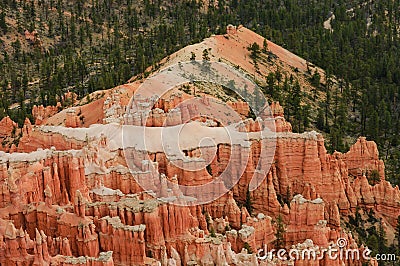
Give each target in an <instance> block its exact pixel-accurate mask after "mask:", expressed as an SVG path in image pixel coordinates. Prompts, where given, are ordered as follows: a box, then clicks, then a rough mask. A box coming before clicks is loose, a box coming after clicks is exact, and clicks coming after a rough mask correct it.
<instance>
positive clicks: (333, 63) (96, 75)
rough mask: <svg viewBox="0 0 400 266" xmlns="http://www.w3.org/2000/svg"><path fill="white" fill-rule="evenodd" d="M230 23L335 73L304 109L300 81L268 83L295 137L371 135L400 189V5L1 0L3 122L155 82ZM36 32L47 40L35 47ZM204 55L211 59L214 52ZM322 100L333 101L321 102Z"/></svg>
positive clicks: (276, 76)
mask: <svg viewBox="0 0 400 266" xmlns="http://www.w3.org/2000/svg"><path fill="white" fill-rule="evenodd" d="M304 6H307V8H304ZM331 12H332V13H333V14H335V19H333V20H332V21H331V27H332V30H327V29H324V27H323V22H324V21H325V20H327V18H328V16H329V15H330V13H331ZM228 24H236V25H239V24H243V25H244V26H246V27H248V28H250V29H252V30H254V31H256V32H258V33H260V34H262V35H263V36H265V37H267V38H268V39H270V40H272V41H274V42H276V43H277V44H279V45H281V46H283V47H284V48H287V49H289V50H291V51H293V52H295V53H297V54H299V55H300V56H302V57H304V58H305V59H306V60H307V61H308V62H313V63H315V64H316V65H318V66H320V67H322V68H323V69H325V70H326V74H327V82H326V83H324V84H322V83H321V75H320V73H319V72H317V71H315V70H312V68H309V74H310V83H311V84H312V85H313V86H314V89H313V92H312V94H313V95H312V97H313V100H314V101H315V102H316V103H318V105H319V106H318V107H316V108H315V107H310V106H307V105H303V104H299V103H301V102H303V99H304V97H308V95H304V93H302V91H301V89H300V88H299V86H298V84H296V82H297V81H296V80H293V79H291V78H290V77H286V75H285V74H283V73H279V70H278V71H277V73H273V74H272V75H270V76H268V77H266V84H267V86H266V89H265V92H266V93H267V94H269V96H270V97H271V98H272V99H274V100H280V101H281V103H282V104H283V106H284V107H285V109H286V110H285V111H286V112H287V114H286V118H287V119H288V120H289V121H290V122H291V123H292V124H293V129H294V131H296V132H301V131H304V130H305V129H306V128H307V127H308V126H310V125H313V127H314V126H315V127H316V128H318V129H319V130H321V131H323V132H325V133H326V136H327V138H326V139H327V143H328V145H329V147H328V148H329V150H330V151H334V150H338V151H345V150H346V149H347V148H348V145H349V144H351V142H353V141H354V138H356V137H358V136H360V135H362V136H367V137H368V138H369V139H372V140H375V141H376V142H377V143H378V147H379V150H380V154H381V156H382V158H383V159H384V160H385V162H386V166H387V167H386V172H387V173H386V174H387V179H388V180H389V181H391V183H392V184H399V183H400V182H399V179H400V178H399V176H400V149H399V146H400V117H399V115H400V111H399V110H400V106H399V105H400V103H399V98H400V97H399V96H400V95H399V94H400V41H399V37H400V35H399V27H400V3H399V2H398V1H370V2H365V4H362V5H360V4H359V2H358V1H354V0H351V1H342V0H323V1H310V0H296V1H295V0H284V1H278V0H269V1H255V0H249V1H237V0H235V1H225V0H221V1H218V3H216V2H214V1H209V2H208V6H204V4H202V3H201V2H199V1H194V0H180V1H162V0H157V1H156V0H140V1H132V0H118V1H109V0H90V1H86V2H84V1H81V0H79V1H70V0H40V1H39V0H35V1H21V0H1V1H0V47H2V53H1V54H0V77H1V79H0V91H1V94H0V118H1V117H3V116H5V115H9V116H11V118H12V119H13V120H16V121H17V122H18V123H19V125H20V126H21V125H22V124H23V120H24V118H25V116H28V117H30V114H31V108H32V106H33V105H34V104H43V105H45V106H46V105H55V103H56V101H58V100H59V99H60V97H61V95H62V94H63V93H64V92H66V91H67V90H70V91H74V92H75V93H77V94H78V95H79V97H80V98H83V97H85V96H86V95H87V94H88V93H91V92H93V91H95V90H99V89H106V88H111V87H113V86H116V85H118V84H121V83H124V82H126V81H127V80H128V79H129V78H130V77H132V76H133V75H138V74H139V75H140V74H142V73H144V74H145V75H147V74H148V73H147V72H145V71H146V69H147V67H149V66H152V67H154V68H157V67H159V65H158V62H159V60H160V59H161V58H163V57H165V56H167V55H169V54H171V53H172V52H174V51H176V50H178V49H180V48H181V47H183V46H185V45H188V44H190V43H194V42H198V41H200V40H202V39H203V38H204V37H207V36H209V35H210V34H212V33H215V34H219V33H223V32H224V31H225V26H226V25H228ZM25 30H28V31H30V32H32V31H33V30H36V31H37V32H38V37H39V38H40V40H36V41H33V42H28V41H26V40H25V37H24V32H25ZM12 36H17V37H18V38H17V39H15V38H12ZM249 50H250V52H251V59H252V60H253V63H254V65H255V67H256V71H257V69H258V64H259V63H260V62H259V61H260V58H259V57H260V52H263V53H264V54H268V60H270V59H271V58H273V57H274V55H273V54H272V53H270V52H269V51H268V45H267V42H264V43H263V46H262V47H259V46H258V45H255V44H254V43H253V44H251V45H250V47H249ZM194 58H195V57H194V56H193V55H192V59H194ZM202 58H203V59H204V60H209V59H210V58H209V55H208V51H203V55H202ZM321 92H323V93H324V95H326V97H324V98H325V99H321V100H318V96H319V94H320V93H321ZM15 103H16V104H17V105H15ZM13 104H14V105H13ZM10 107H12V108H10Z"/></svg>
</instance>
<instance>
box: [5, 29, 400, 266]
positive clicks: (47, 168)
mask: <svg viewBox="0 0 400 266" xmlns="http://www.w3.org/2000/svg"><path fill="white" fill-rule="evenodd" d="M234 31H237V29H233V28H232V29H230V34H236V33H235V32H234ZM65 97H66V98H65V99H64V100H66V99H71V101H72V102H74V101H75V100H76V99H75V96H74V95H73V94H71V93H69V94H68V95H66V96H65ZM185 97H188V96H185V95H183V94H180V93H174V94H171V95H168V97H166V98H164V99H161V100H160V101H158V102H157V103H154V99H152V98H150V99H146V98H144V99H139V100H140V102H141V104H142V105H139V107H138V108H136V109H134V108H130V107H131V106H128V107H126V108H130V109H129V110H130V112H128V113H127V114H126V115H123V113H124V112H123V110H124V109H125V106H122V103H121V100H120V98H119V96H118V95H111V96H109V98H108V99H107V100H105V101H104V104H103V113H102V114H101V115H102V116H103V117H104V119H102V121H103V123H104V124H102V125H100V124H96V125H92V126H91V127H89V128H80V126H81V125H82V124H81V122H82V119H81V117H80V116H79V114H78V113H75V109H73V108H71V109H68V111H66V120H65V126H38V125H36V126H33V125H32V124H31V123H30V121H29V120H26V121H25V123H24V126H23V128H22V129H21V130H20V131H21V137H20V139H19V143H18V145H15V144H14V145H13V146H12V149H10V150H9V151H10V152H12V153H5V152H0V265H7V266H8V265H68V266H70V265H88V266H89V265H91V266H93V265H94V266H112V265H163V266H164V265H283V264H284V263H283V262H280V261H268V262H265V261H259V259H258V258H257V255H256V254H257V251H258V250H260V249H262V248H264V247H265V246H269V247H274V248H276V247H278V245H280V246H281V247H285V248H287V249H289V248H295V249H298V250H301V249H304V248H311V249H312V248H317V246H318V247H321V248H329V247H334V246H335V243H336V241H337V240H338V239H339V238H344V239H345V240H346V241H347V243H349V244H350V245H351V246H352V247H354V248H358V247H357V244H356V239H354V237H353V236H352V235H351V233H348V232H347V231H346V230H345V228H342V227H341V221H342V220H341V218H342V217H346V216H348V215H352V214H354V212H355V210H356V208H357V207H358V208H363V209H366V210H368V209H373V210H374V211H375V212H376V213H377V214H378V215H380V217H382V219H383V222H385V223H386V224H387V226H388V227H394V226H395V225H396V220H397V217H398V216H399V215H400V192H399V189H398V187H396V188H393V187H392V186H391V185H390V184H389V183H388V182H387V181H386V180H385V177H384V164H383V162H382V161H381V160H379V156H378V150H377V146H376V144H375V143H373V142H370V141H367V140H366V139H365V138H360V139H358V140H357V142H356V143H355V144H354V145H353V146H352V147H351V148H350V151H349V152H347V153H345V154H342V153H338V152H335V153H334V154H328V153H327V151H326V149H325V146H324V139H323V137H322V135H320V134H318V133H316V132H306V133H303V134H296V133H292V132H291V125H290V123H288V122H287V121H285V119H284V116H283V108H282V107H281V106H280V104H279V103H273V104H272V105H271V114H272V116H271V118H270V121H272V124H274V123H275V127H276V130H275V132H273V133H276V134H270V135H266V137H263V136H262V135H261V134H260V132H264V131H267V129H269V128H268V126H266V125H267V121H266V118H265V117H259V118H257V119H255V120H253V119H251V118H248V117H249V112H250V110H249V106H248V105H247V104H246V103H243V102H240V101H239V102H234V103H229V104H228V105H229V106H230V107H231V109H233V110H234V111H235V112H237V113H239V118H241V120H240V122H238V123H237V124H235V125H234V130H236V133H238V135H239V136H244V135H246V136H250V137H249V138H248V139H245V140H246V141H238V142H237V143H235V144H229V143H227V142H226V141H225V139H224V136H225V135H224V134H222V133H221V132H222V130H221V129H222V126H223V123H222V122H221V121H214V120H210V119H207V118H205V117H202V116H201V115H198V113H199V112H200V111H199V110H201V112H206V111H207V110H214V111H215V110H221V109H218V108H220V105H219V103H218V101H217V100H216V99H213V98H207V97H205V96H202V97H198V98H196V99H195V100H196V101H198V105H195V104H185V101H184V100H185ZM149 103H151V104H154V105H155V107H154V108H153V109H151V110H150V111H149V112H147V113H146V112H144V110H141V109H140V106H145V105H146V104H149ZM76 110H78V109H76ZM52 111H53V110H52V109H51V108H49V110H47V108H46V109H44V108H41V107H37V108H36V109H35V111H34V116H35V114H36V119H37V120H43V119H45V118H46V116H48V115H50V113H52ZM205 116H206V115H205ZM123 122H125V125H124V126H123V125H121V124H122V123H123ZM182 123H187V124H189V127H191V131H189V133H190V134H189V135H187V137H186V138H185V139H184V141H183V142H182V147H179V154H178V153H174V151H175V150H174V147H169V146H168V145H165V146H167V147H164V146H163V145H161V144H162V143H161V144H160V142H158V140H157V136H158V135H160V132H161V133H163V131H162V130H163V129H164V128H165V127H169V128H172V129H174V128H176V126H179V125H181V124H182ZM139 126H146V127H147V128H146V130H148V132H147V133H143V132H142V131H138V128H139V129H140V128H141V127H139ZM15 127H17V125H16V124H15V123H14V122H13V121H11V119H10V118H8V117H6V118H4V119H3V120H2V121H0V137H1V136H10V134H11V133H12V132H13V130H14V129H13V128H15ZM124 130H126V131H124ZM202 132H206V133H207V134H208V135H206V137H208V138H209V139H212V141H213V143H212V144H207V145H205V144H204V145H201V144H199V143H198V142H197V140H198V139H199V138H198V137H199V134H200V133H202ZM267 132H268V131H267ZM146 134H147V135H146ZM200 136H201V135H200ZM147 137H148V139H149V143H147V145H148V146H145V147H142V145H141V144H142V143H140V142H139V141H138V140H140V139H141V138H147ZM124 138H125V139H124ZM271 139H273V141H274V142H273V143H272V142H271V141H270V140H271ZM201 140H203V138H200V142H201ZM240 140H242V139H240ZM124 141H126V142H124ZM179 144H181V143H179ZM272 144H274V145H272ZM272 146H273V152H271V153H270V154H265V153H263V150H265V149H266V150H268V149H269V148H271V147H272ZM180 154H183V155H184V157H183V158H180V159H179V158H178V159H177V157H178V155H180ZM245 155H248V156H245ZM268 159H271V160H270V163H268ZM204 161H206V162H207V164H205V163H204ZM258 162H261V164H266V165H268V166H270V167H268V168H267V171H265V172H263V171H262V169H260V168H259V164H258ZM227 169H228V170H227ZM225 171H228V176H229V177H235V176H237V177H238V180H234V178H230V179H229V178H228V179H223V178H221V176H222V174H223V173H224V172H225ZM372 173H375V175H376V173H378V175H379V180H376V184H375V185H371V184H370V182H369V181H368V177H370V175H371V174H372ZM255 176H256V177H262V178H260V179H259V180H258V181H259V183H257V186H254V187H253V186H252V182H253V181H254V177H255ZM211 182H215V186H213V187H212V189H209V190H202V192H203V193H202V194H206V195H209V196H210V195H211V196H214V197H213V200H210V201H206V202H201V204H199V202H198V201H199V200H200V199H201V196H203V195H199V197H198V198H194V197H191V196H188V195H187V194H186V192H187V191H190V187H191V186H198V187H202V186H203V185H206V184H208V183H211ZM157 189H159V191H158V190H157ZM199 189H200V188H199ZM221 192H222V193H221ZM280 223H282V224H280ZM282 228H283V229H284V230H283V231H281V232H279V231H280V230H281V229H282ZM360 248H361V247H360ZM249 251H253V252H252V254H250V253H249ZM296 265H338V266H339V265H362V262H361V261H354V260H345V259H343V260H341V259H338V260H329V259H327V258H326V257H324V258H319V259H318V260H311V261H310V260H299V261H296Z"/></svg>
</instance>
